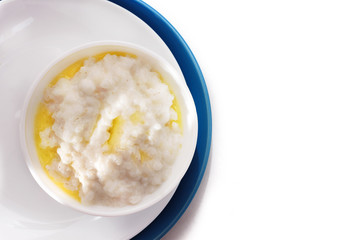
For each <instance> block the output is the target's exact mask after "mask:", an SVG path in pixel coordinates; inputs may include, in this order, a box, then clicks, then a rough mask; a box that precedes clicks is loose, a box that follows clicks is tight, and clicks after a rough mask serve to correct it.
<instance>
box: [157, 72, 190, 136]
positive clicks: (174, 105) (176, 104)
mask: <svg viewBox="0 0 360 240" xmlns="http://www.w3.org/2000/svg"><path fill="white" fill-rule="evenodd" d="M155 73H157V75H158V77H159V79H160V81H161V82H162V83H164V84H166V85H167V86H168V88H169V91H170V94H171V95H173V96H174V99H173V102H172V105H171V106H170V108H172V109H173V110H174V111H175V112H176V113H177V119H176V120H170V121H169V122H168V123H166V126H167V127H171V126H172V124H173V123H176V124H177V125H178V126H179V128H180V130H181V133H182V132H183V125H182V121H181V119H182V118H181V111H180V105H179V102H178V100H177V98H176V96H175V93H174V91H173V90H172V88H171V87H170V85H169V84H168V83H167V82H166V81H165V80H164V78H163V76H162V75H161V74H160V73H159V72H157V71H155Z"/></svg>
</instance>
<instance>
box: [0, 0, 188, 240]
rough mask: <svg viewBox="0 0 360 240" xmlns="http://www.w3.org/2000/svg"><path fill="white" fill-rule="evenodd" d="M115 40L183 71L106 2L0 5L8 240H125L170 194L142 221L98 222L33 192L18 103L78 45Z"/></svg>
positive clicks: (2, 224) (138, 24) (3, 224)
mask: <svg viewBox="0 0 360 240" xmlns="http://www.w3.org/2000/svg"><path fill="white" fill-rule="evenodd" d="M96 40H121V41H128V42H132V43H135V44H138V45H142V46H144V47H146V48H148V49H150V50H152V51H154V52H156V53H158V54H159V55H161V56H162V57H164V58H165V59H166V60H168V61H169V62H170V63H171V64H172V65H173V66H174V67H175V68H176V70H177V71H179V73H180V74H181V70H180V68H179V66H178V64H177V62H176V60H175V58H174V57H173V55H172V54H171V52H170V50H169V49H168V48H167V46H166V44H165V43H164V42H163V41H162V40H161V39H160V38H159V36H158V35H157V34H156V33H155V32H154V31H153V30H152V29H151V28H150V27H148V26H147V25H146V24H145V23H144V22H143V21H142V20H140V19H139V18H137V17H136V16H135V15H133V14H132V13H130V12H128V11H127V10H125V9H123V8H121V7H119V6H117V5H115V4H113V3H110V2H107V1H104V0H77V1H74V0H62V1H59V0H5V1H2V2H0V109H1V117H0V233H1V235H2V236H3V237H5V238H6V239H52V240H53V239H55V240H56V239H59V240H60V239H61V240H63V239H88V240H90V239H107V240H108V239H117V240H118V239H127V238H130V237H132V236H135V235H136V234H137V233H139V232H140V231H141V230H142V229H144V228H145V227H146V226H147V225H148V224H149V223H150V222H151V221H153V220H154V219H155V218H156V216H157V215H158V214H159V213H160V212H161V211H162V209H163V208H164V207H165V206H166V204H167V203H168V201H169V200H170V199H171V196H172V194H173V193H172V194H170V195H169V196H167V198H166V199H164V200H163V201H161V202H160V203H158V204H157V205H155V206H154V207H152V208H150V209H147V210H145V211H143V212H141V213H138V214H134V215H130V216H124V217H117V218H102V217H94V216H89V215H85V214H81V213H78V212H76V211H74V210H71V209H70V208H67V207H64V206H62V205H60V204H59V203H57V202H55V200H53V199H52V198H50V197H49V196H48V195H47V194H46V193H45V192H43V190H42V189H41V188H40V187H39V186H38V185H37V183H36V182H35V180H34V179H33V178H32V176H31V175H30V172H29V170H28V169H27V167H26V164H25V162H24V160H23V156H22V153H21V151H20V145H19V130H18V129H19V127H18V125H19V117H20V110H21V108H22V104H23V101H24V96H25V95H26V92H27V90H28V89H29V87H30V85H31V83H32V82H33V80H34V79H35V77H36V76H37V75H38V74H39V73H40V72H41V70H42V69H44V68H45V67H46V65H47V64H48V63H49V62H51V61H53V60H54V59H55V58H57V57H58V56H59V55H61V54H62V53H63V52H64V51H67V50H70V49H71V48H73V47H76V46H78V45H80V44H83V43H86V42H91V41H96Z"/></svg>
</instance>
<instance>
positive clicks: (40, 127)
mask: <svg viewBox="0 0 360 240" xmlns="http://www.w3.org/2000/svg"><path fill="white" fill-rule="evenodd" d="M53 124H54V119H53V118H52V116H51V114H50V112H49V111H48V109H47V108H46V106H45V104H44V103H40V105H39V107H38V110H37V113H36V115H35V126H34V129H35V146H36V151H37V154H38V156H39V160H40V164H41V166H42V168H43V169H44V171H45V173H46V175H47V176H48V177H49V178H50V179H51V180H52V181H53V182H54V183H55V184H56V186H58V187H59V188H60V189H61V190H63V191H64V192H65V193H67V194H68V195H70V196H71V197H73V198H74V199H76V200H77V201H79V202H80V196H79V191H71V190H69V189H67V188H66V187H65V184H64V182H65V181H67V180H69V179H61V178H60V179H55V178H54V177H53V176H51V175H50V174H49V171H48V169H47V168H46V166H48V165H50V164H51V163H52V161H53V160H54V159H57V158H58V157H59V156H58V154H57V147H53V148H50V147H47V148H42V147H41V138H40V132H42V131H44V130H45V129H46V128H48V127H51V126H52V125H53ZM59 177H60V176H59Z"/></svg>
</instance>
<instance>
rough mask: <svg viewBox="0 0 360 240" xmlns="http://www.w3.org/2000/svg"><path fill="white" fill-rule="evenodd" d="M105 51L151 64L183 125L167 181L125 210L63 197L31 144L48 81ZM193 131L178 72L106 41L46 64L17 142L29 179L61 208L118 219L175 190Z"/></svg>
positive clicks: (193, 117)
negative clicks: (171, 93) (168, 91)
mask: <svg viewBox="0 0 360 240" xmlns="http://www.w3.org/2000/svg"><path fill="white" fill-rule="evenodd" d="M108 51H121V52H127V53H132V54H135V55H137V56H139V57H142V58H144V59H146V60H147V61H149V62H151V64H152V66H153V68H154V69H156V70H157V71H158V72H159V73H160V74H161V75H162V76H163V78H164V79H166V82H167V83H168V84H169V85H170V87H171V88H172V90H173V91H174V94H175V95H176V98H177V100H178V102H179V105H180V108H181V116H182V124H183V143H182V147H181V149H180V151H179V153H178V156H177V158H176V160H175V162H174V164H173V167H172V172H171V174H170V175H169V177H168V179H167V180H166V181H165V182H164V183H163V184H162V185H161V186H160V187H159V188H158V189H157V190H156V191H155V192H153V193H152V194H150V195H147V196H145V197H144V198H143V200H142V201H141V202H139V203H138V204H136V205H129V206H125V207H107V206H98V205H90V206H89V205H83V204H81V203H80V202H78V201H76V200H75V199H73V198H72V197H70V196H69V195H67V194H66V193H65V192H63V190H61V189H60V188H58V187H57V186H56V185H55V183H54V182H53V181H51V180H50V179H49V177H48V176H47V174H46V173H45V171H44V170H43V168H42V166H41V164H40V161H39V158H38V155H37V152H36V148H35V141H34V118H35V114H36V110H37V107H38V105H39V103H40V101H41V99H42V96H43V92H44V89H45V88H46V87H47V86H48V84H49V83H50V82H51V80H52V79H53V78H54V77H55V76H56V75H57V74H59V73H60V72H61V71H62V70H64V69H65V68H66V67H68V66H69V65H71V64H72V63H74V62H76V61H78V60H80V59H83V58H85V57H90V56H94V55H96V54H99V53H103V52H108ZM197 131H198V122H197V114H196V109H195V104H194V101H193V99H192V96H191V94H190V91H189V89H188V88H187V86H186V83H185V80H184V78H183V76H182V75H181V74H178V72H177V71H176V70H175V69H173V67H172V66H171V65H170V64H169V63H168V62H166V61H165V60H164V59H162V58H161V57H160V56H158V55H157V54H155V53H153V52H151V51H149V50H147V49H144V48H142V47H140V46H136V45H134V44H130V43H124V42H109V41H107V42H93V43H88V44H86V45H82V46H80V47H78V48H75V49H73V50H71V51H69V52H67V53H66V54H64V55H63V56H62V57H60V58H59V59H57V60H56V61H55V62H53V63H52V64H50V65H49V66H48V67H47V68H46V69H45V70H44V71H43V73H42V74H40V76H39V77H38V78H37V79H36V81H35V82H34V84H33V86H32V87H31V89H30V90H29V93H28V95H27V98H26V100H25V104H24V108H23V112H22V118H21V123H20V138H21V145H22V150H23V152H24V156H25V160H26V163H27V165H28V167H29V169H30V172H31V174H32V176H33V177H34V178H35V180H36V181H37V183H38V184H39V185H40V186H41V188H42V189H43V190H44V191H45V192H46V193H48V194H49V195H50V196H51V197H52V198H54V199H55V200H56V201H58V202H59V203H61V204H64V205H66V206H69V207H72V208H73V209H76V210H78V211H81V212H84V213H87V214H91V215H98V216H120V215H127V214H132V213H135V212H139V211H141V210H144V209H146V208H148V207H150V206H152V205H154V204H155V203H157V202H159V201H160V200H161V199H163V198H164V197H166V196H167V195H168V194H169V193H171V192H172V191H173V190H174V189H175V188H176V187H177V186H178V184H179V183H180V181H181V179H182V177H183V176H184V175H185V173H186V171H187V169H188V167H189V165H190V163H191V160H192V157H193V154H194V151H195V147H196V141H197Z"/></svg>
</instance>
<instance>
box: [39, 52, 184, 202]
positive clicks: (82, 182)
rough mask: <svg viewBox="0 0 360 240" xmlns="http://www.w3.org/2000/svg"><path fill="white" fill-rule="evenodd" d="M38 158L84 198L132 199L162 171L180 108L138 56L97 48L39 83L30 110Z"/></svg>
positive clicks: (173, 144) (173, 146) (155, 183)
mask: <svg viewBox="0 0 360 240" xmlns="http://www.w3.org/2000/svg"><path fill="white" fill-rule="evenodd" d="M34 127H35V143H36V148H37V152H38V155H39V159H40V162H41V165H42V166H43V168H44V170H45V171H46V172H47V173H48V176H49V177H50V178H51V179H52V180H53V181H54V182H55V183H56V184H57V185H58V186H59V187H60V188H62V189H63V190H64V191H65V192H67V193H68V194H69V195H72V196H73V197H74V198H76V199H78V200H79V201H81V202H82V203H84V204H88V205H106V206H125V205H132V204H137V203H138V202H140V201H141V199H142V198H143V197H144V196H146V195H147V194H149V193H151V192H153V191H155V190H156V189H157V188H158V187H159V186H160V185H161V184H162V183H163V182H164V181H165V179H166V178H167V176H168V174H169V172H170V170H171V166H172V163H173V162H174V160H175V159H176V156H177V153H178V150H179V149H180V148H181V143H182V126H181V114H180V109H179V106H178V104H177V101H176V98H175V96H174V94H173V93H172V91H171V90H170V88H169V86H168V85H167V84H166V81H164V80H163V79H162V77H161V75H160V74H159V73H158V72H157V71H156V70H154V69H152V68H151V65H150V64H149V63H147V62H146V61H144V60H142V59H141V58H139V57H136V56H131V55H129V54H124V53H104V54H100V55H97V56H94V57H91V58H88V59H84V60H81V61H79V62H77V63H74V64H73V65H71V66H70V67H69V68H68V69H66V70H64V72H62V73H61V74H59V75H58V77H56V78H55V79H54V80H53V81H52V82H51V83H50V84H49V86H48V87H47V88H46V89H45V92H44V96H43V99H42V102H41V103H40V105H39V107H38V111H37V114H36V117H35V126H34Z"/></svg>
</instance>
